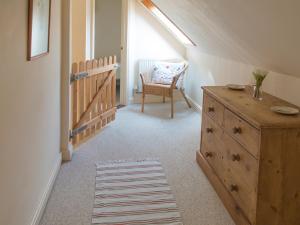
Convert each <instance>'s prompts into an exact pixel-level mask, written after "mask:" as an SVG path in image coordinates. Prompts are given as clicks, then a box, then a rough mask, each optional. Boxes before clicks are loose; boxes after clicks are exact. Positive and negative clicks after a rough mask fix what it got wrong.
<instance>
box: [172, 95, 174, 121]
mask: <svg viewBox="0 0 300 225" xmlns="http://www.w3.org/2000/svg"><path fill="white" fill-rule="evenodd" d="M171 118H172V119H173V118H174V99H173V95H172V96H171Z"/></svg>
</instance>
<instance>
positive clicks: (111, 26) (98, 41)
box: [95, 0, 122, 78]
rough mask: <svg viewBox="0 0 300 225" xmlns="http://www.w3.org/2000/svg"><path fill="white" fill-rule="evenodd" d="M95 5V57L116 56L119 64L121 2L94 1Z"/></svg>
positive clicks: (109, 0)
mask: <svg viewBox="0 0 300 225" xmlns="http://www.w3.org/2000/svg"><path fill="white" fill-rule="evenodd" d="M95 5H96V7H95V57H96V58H100V57H103V56H111V55H116V56H117V60H118V62H120V57H121V16H122V1H121V0H96V1H95ZM117 77H118V78H120V70H118V72H117Z"/></svg>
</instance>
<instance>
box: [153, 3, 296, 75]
mask: <svg viewBox="0 0 300 225" xmlns="http://www.w3.org/2000/svg"><path fill="white" fill-rule="evenodd" d="M153 2H154V3H155V4H156V5H157V6H158V7H159V8H160V9H161V10H162V11H163V12H164V13H165V14H166V15H167V16H168V17H170V18H171V19H172V20H173V21H174V22H175V23H176V24H177V25H178V26H179V27H180V28H181V29H182V30H183V31H184V32H185V33H186V34H187V35H188V36H189V37H190V38H191V39H192V40H193V41H194V42H195V43H196V44H197V46H198V48H199V50H201V51H203V52H206V53H208V54H212V55H216V56H221V57H224V58H229V59H233V60H237V61H241V62H244V63H247V64H252V65H256V66H261V67H264V68H267V69H269V70H273V71H275V72H279V73H283V74H289V75H293V76H298V77H300V1H299V0H251V1H247V0H153Z"/></svg>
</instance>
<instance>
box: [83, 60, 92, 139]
mask: <svg viewBox="0 0 300 225" xmlns="http://www.w3.org/2000/svg"><path fill="white" fill-rule="evenodd" d="M92 63H93V62H92V61H91V60H88V61H86V70H90V69H92V67H93V65H92ZM92 79H93V78H92V77H87V78H86V84H85V85H86V89H85V91H86V92H85V96H86V102H85V103H86V104H85V107H84V110H86V109H87V105H88V104H90V102H91V101H92ZM91 119H92V115H91V113H90V116H89V118H87V120H86V121H87V122H88V121H89V120H91ZM91 132H92V131H91V128H88V129H87V130H86V136H90V134H91Z"/></svg>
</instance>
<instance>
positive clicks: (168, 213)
mask: <svg viewBox="0 0 300 225" xmlns="http://www.w3.org/2000/svg"><path fill="white" fill-rule="evenodd" d="M92 224H100V225H146V224H149V225H150V224H159V225H182V222H181V218H180V213H179V210H178V208H177V205H176V202H175V199H174V196H173V195H172V192H171V189H170V186H169V185H168V183H167V180H166V176H165V174H164V171H163V168H162V165H161V163H160V162H159V160H152V159H151V160H140V161H115V162H106V163H99V164H97V175H96V189H95V203H94V209H93V217H92Z"/></svg>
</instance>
